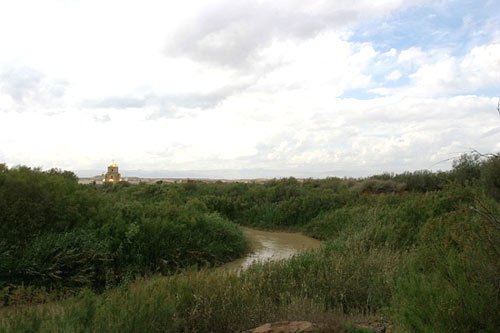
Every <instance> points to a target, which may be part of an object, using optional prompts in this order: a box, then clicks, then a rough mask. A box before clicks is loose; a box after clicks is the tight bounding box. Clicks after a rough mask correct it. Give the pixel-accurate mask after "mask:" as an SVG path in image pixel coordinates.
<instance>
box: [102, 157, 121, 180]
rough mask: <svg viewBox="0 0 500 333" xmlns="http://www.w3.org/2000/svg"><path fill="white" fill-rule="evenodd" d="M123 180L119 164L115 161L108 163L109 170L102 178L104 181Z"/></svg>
mask: <svg viewBox="0 0 500 333" xmlns="http://www.w3.org/2000/svg"><path fill="white" fill-rule="evenodd" d="M121 180H122V178H121V176H120V173H119V172H118V165H117V164H116V163H115V162H114V161H113V163H111V164H110V165H108V172H106V175H105V176H104V179H103V180H102V181H103V182H104V183H113V184H114V183H118V182H120V181H121Z"/></svg>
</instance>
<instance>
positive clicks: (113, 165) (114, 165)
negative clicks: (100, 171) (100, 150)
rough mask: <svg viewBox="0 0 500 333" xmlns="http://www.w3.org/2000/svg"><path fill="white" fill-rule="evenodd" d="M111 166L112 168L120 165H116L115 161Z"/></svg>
mask: <svg viewBox="0 0 500 333" xmlns="http://www.w3.org/2000/svg"><path fill="white" fill-rule="evenodd" d="M109 167H110V168H117V167H118V165H116V163H115V162H114V161H113V163H111V164H110V165H109Z"/></svg>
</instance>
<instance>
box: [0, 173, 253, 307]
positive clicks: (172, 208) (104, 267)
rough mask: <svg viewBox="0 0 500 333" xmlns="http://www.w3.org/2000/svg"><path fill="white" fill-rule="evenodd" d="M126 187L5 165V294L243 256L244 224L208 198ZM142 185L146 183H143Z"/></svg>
mask: <svg viewBox="0 0 500 333" xmlns="http://www.w3.org/2000/svg"><path fill="white" fill-rule="evenodd" d="M125 189H126V185H119V186H116V187H113V186H104V187H101V188H96V187H94V186H82V185H79V184H78V183H77V179H76V177H75V176H74V174H72V173H71V172H64V171H60V170H50V171H48V172H42V171H40V170H38V169H34V170H32V169H30V168H27V167H15V168H12V169H8V168H7V167H6V166H5V165H0V235H1V236H0V291H2V293H3V295H4V300H3V302H4V303H8V302H9V298H10V295H12V294H13V293H15V290H16V289H18V288H19V286H24V287H28V286H29V287H38V288H44V289H47V290H53V291H54V290H55V291H57V292H59V293H61V292H62V293H68V292H71V291H75V290H78V289H80V288H83V287H89V288H92V289H94V290H97V291H102V290H104V289H105V288H109V287H111V286H114V285H117V284H118V283H120V282H122V281H124V280H127V279H133V278H135V277H137V276H145V275H150V274H152V273H157V272H160V273H162V274H164V275H168V274H171V273H174V272H177V271H178V270H180V269H184V268H188V267H190V266H193V265H196V266H200V267H201V266H205V265H208V266H213V265H217V264H220V263H223V262H226V261H229V260H231V259H233V258H237V257H239V256H241V255H242V254H243V253H244V252H245V251H246V242H245V239H244V237H243V234H242V232H241V230H240V229H239V227H238V226H236V225H235V224H233V223H231V222H229V221H227V220H225V219H224V218H222V217H221V216H220V215H219V214H218V213H215V212H209V211H208V209H207V208H206V206H205V205H204V204H203V202H201V201H199V200H196V199H191V200H186V201H183V200H182V199H180V198H177V199H176V198H175V193H174V194H173V196H171V195H170V194H169V193H168V192H166V193H165V196H155V198H154V200H152V199H151V198H150V197H149V196H150V195H152V194H151V193H148V192H147V191H148V190H146V192H144V193H138V192H137V191H135V192H134V193H135V194H136V195H137V198H136V197H134V196H133V195H128V196H126V195H122V192H125ZM140 189H141V190H142V189H143V188H140Z"/></svg>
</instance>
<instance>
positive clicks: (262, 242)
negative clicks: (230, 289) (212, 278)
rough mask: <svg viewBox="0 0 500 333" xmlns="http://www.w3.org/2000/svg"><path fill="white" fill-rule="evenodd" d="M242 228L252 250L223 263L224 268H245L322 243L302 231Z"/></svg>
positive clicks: (282, 257)
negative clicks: (243, 255) (238, 257)
mask: <svg viewBox="0 0 500 333" xmlns="http://www.w3.org/2000/svg"><path fill="white" fill-rule="evenodd" d="M241 229H243V233H244V234H245V236H246V237H247V239H248V240H249V241H250V248H251V250H250V252H249V253H248V254H247V255H246V256H245V257H243V258H240V259H237V260H235V261H231V262H229V263H227V264H224V265H222V266H221V269H223V270H228V271H232V270H238V269H245V268H247V267H248V266H250V265H251V264H252V263H254V262H256V261H265V260H278V259H285V258H288V257H291V256H293V255H294V254H295V253H298V252H299V251H302V250H305V249H311V248H315V247H319V245H320V241H318V240H316V239H314V238H311V237H307V236H304V235H302V234H300V233H294V232H281V231H280V232H275V231H262V230H255V229H250V228H245V227H241Z"/></svg>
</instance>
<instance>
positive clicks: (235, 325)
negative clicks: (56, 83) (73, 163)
mask: <svg viewBox="0 0 500 333" xmlns="http://www.w3.org/2000/svg"><path fill="white" fill-rule="evenodd" d="M20 169H21V168H14V169H11V170H9V169H8V168H6V167H5V166H3V167H2V166H1V165H0V193H4V194H5V193H7V192H1V191H4V190H5V188H4V187H2V186H3V184H4V183H9V182H10V184H12V183H13V182H14V180H15V181H17V182H18V184H20V185H19V187H20V189H18V191H19V192H18V193H25V194H23V195H25V197H29V195H28V194H29V193H31V192H30V189H31V188H30V185H29V182H28V181H26V182H23V181H20V180H19V179H22V177H21V176H20V174H22V173H23V172H24V174H23V175H24V176H23V177H27V176H30V177H35V176H33V175H31V174H30V173H35V174H37V175H38V174H40V173H41V172H40V171H39V170H23V171H22V172H21V170H20ZM499 170H500V169H499V162H498V158H497V157H495V156H490V157H484V156H476V155H473V156H469V155H467V156H462V157H461V158H460V159H459V160H457V161H456V162H455V163H454V167H453V169H452V170H451V171H449V172H430V171H416V172H406V173H403V174H399V175H394V174H382V175H376V176H373V177H370V178H365V179H340V178H327V179H323V180H316V179H306V180H297V179H294V178H287V179H279V180H277V179H275V180H272V181H269V182H266V183H265V184H252V183H250V184H242V183H222V182H217V183H203V182H198V181H190V182H188V183H186V184H154V185H138V186H131V185H130V184H119V185H117V186H102V187H99V186H97V187H95V186H75V187H74V189H73V186H74V184H73V185H69V184H68V188H70V189H72V190H67V191H66V193H69V194H68V195H69V196H70V197H71V196H73V195H76V196H78V197H81V198H83V199H82V200H80V201H72V200H70V199H69V198H65V197H64V196H60V198H61V199H62V200H66V201H65V203H66V205H68V207H70V208H71V209H72V210H73V211H75V212H77V213H76V214H75V216H76V217H77V221H76V222H71V223H70V226H71V227H70V228H68V227H66V225H65V224H64V223H63V222H62V221H65V220H67V218H66V217H67V216H72V215H71V213H70V210H68V211H66V212H64V213H61V214H60V215H54V216H55V219H54V221H56V222H57V223H54V224H51V223H50V221H49V220H45V219H41V218H38V219H37V216H36V214H34V213H35V212H36V211H37V210H36V205H35V204H36V203H37V202H38V201H37V200H39V198H40V197H37V196H36V195H32V196H31V197H30V198H34V199H33V207H30V206H29V204H31V203H29V204H28V206H27V207H28V208H29V209H28V211H29V212H33V214H32V213H30V214H31V215H33V216H34V220H35V221H37V223H35V224H34V226H33V225H28V226H23V227H24V228H25V229H23V230H24V232H25V233H26V236H28V235H29V237H28V238H26V237H25V238H23V237H21V236H19V237H18V238H17V241H16V242H7V241H6V239H3V240H0V250H1V251H0V253H1V255H0V280H3V279H6V280H8V281H10V282H9V283H10V284H9V285H7V284H5V283H4V282H2V283H4V284H3V285H2V286H0V287H2V288H3V287H4V286H8V288H3V289H2V288H0V289H2V290H4V296H5V297H7V299H9V301H10V303H11V304H16V303H18V302H17V298H24V299H28V301H29V299H32V300H33V301H32V302H36V300H34V299H50V296H47V295H46V293H47V294H48V295H50V294H51V291H50V290H48V291H46V290H45V289H42V288H43V287H44V286H48V287H50V288H56V290H65V288H67V289H69V290H71V288H73V287H75V286H77V287H78V288H81V287H82V286H88V287H92V288H93V289H94V291H95V290H98V291H102V290H105V289H106V287H109V286H113V285H115V284H116V283H117V282H119V281H122V284H121V285H120V286H119V287H118V288H113V289H111V290H105V291H104V293H103V294H102V295H98V294H95V293H94V292H93V291H85V292H83V293H82V294H80V295H78V296H75V297H71V298H69V299H67V300H65V301H64V302H59V303H49V304H47V305H44V306H41V308H38V309H36V308H32V307H25V308H23V307H7V309H6V310H5V311H4V312H3V313H2V312H0V317H2V316H3V318H4V320H3V322H2V323H1V324H0V331H6V332H10V331H32V330H35V331H43V332H45V331H46V332H49V331H61V330H62V331H85V330H88V331H106V332H107V331H110V332H113V331H165V332H180V331H190V332H213V331H216V332H234V331H241V330H244V329H248V328H251V327H255V326H257V325H259V324H262V323H264V322H268V321H274V320H287V319H290V320H297V319H298V320H307V319H311V320H313V319H314V318H316V319H317V318H320V317H321V316H337V315H334V314H340V315H341V316H351V315H356V314H361V315H365V316H370V315H381V316H384V317H385V318H389V319H390V320H391V322H393V323H394V330H395V331H396V332H479V331H482V332H494V331H496V330H497V328H498V327H499V326H500V322H499V318H500V317H499V316H498V313H499V311H500V294H499V293H500V291H499V288H498V286H499V285H500V279H499V275H498V272H499V271H500V261H499V258H500V255H499V253H500V246H499V244H500V204H499V202H498V199H499V197H498V193H499V189H500V184H499V183H498V177H499V174H500V172H499ZM28 171H29V172H28ZM11 173H12V176H11ZM60 173H61V172H58V173H55V174H53V175H50V177H55V178H54V179H57V180H58V182H60V183H61V184H66V183H65V182H72V180H71V179H70V178H71V177H63V176H62V175H61V174H60ZM38 176H39V175H38ZM16 177H17V178H16ZM40 177H41V178H43V177H49V176H48V175H47V174H43V175H41V176H40ZM35 178H36V177H35ZM43 179H45V178H43ZM47 179H49V180H47ZM47 179H46V180H44V181H45V182H48V183H50V178H47ZM37 182H42V181H41V180H37V181H35V184H37ZM16 184H17V183H16ZM9 186H13V185H9ZM37 186H39V185H37ZM51 186H52V185H50V186H48V187H47V188H51ZM59 186H62V185H59ZM53 188H54V189H57V191H60V190H61V187H57V186H54V187H53ZM62 188H64V186H63V187H62ZM44 191H45V190H44ZM33 193H34V194H37V193H38V192H37V190H33ZM44 195H45V197H49V198H51V197H57V196H56V195H52V194H51V193H50V192H47V193H46V194H44ZM0 198H2V201H0V207H3V206H1V205H6V204H7V203H11V202H13V203H15V204H16V202H22V200H24V199H22V198H23V196H21V197H19V198H17V201H16V200H13V199H12V198H7V197H6V196H5V195H4V196H0ZM42 198H43V196H42ZM58 198H59V197H58ZM9 200H10V201H9ZM41 202H44V201H41ZM17 205H18V206H16V207H21V205H20V204H19V203H17ZM42 206H43V205H42ZM49 206H50V203H49ZM64 209H66V208H63V210H64ZM68 209H69V208H68ZM8 211H9V212H10V213H9V214H13V213H12V212H15V210H13V209H10V210H8ZM50 212H51V211H50V210H48V211H44V213H43V214H49V213H50ZM19 214H20V216H25V215H22V212H20V213H19ZM79 214H80V215H79ZM14 215H15V214H14ZM31 215H26V216H31ZM5 216H12V215H4V217H3V218H4V220H5V219H7V220H8V219H9V217H5ZM44 216H51V215H50V214H49V215H44ZM58 216H59V217H61V216H62V217H63V218H59V219H58V218H57V217H58ZM78 216H81V218H78ZM4 220H2V221H4ZM227 220H231V221H234V222H237V223H239V224H243V225H249V226H256V227H259V228H267V229H280V230H296V231H303V232H305V233H307V234H309V235H311V236H313V237H316V238H319V239H322V240H324V244H323V246H322V247H321V248H320V249H317V250H314V251H309V252H304V253H301V254H299V255H297V256H295V257H293V258H291V259H289V260H285V261H279V262H268V263H260V264H255V265H253V266H251V267H250V268H249V269H248V270H246V271H244V272H240V273H237V274H236V273H224V272H221V271H218V270H205V269H202V270H198V269H197V268H200V267H206V266H211V265H216V264H218V263H221V262H224V261H228V260H231V258H235V257H237V256H239V255H241V253H243V252H244V251H245V242H244V240H243V237H242V235H241V231H240V230H239V228H238V227H237V226H236V225H234V224H232V223H231V222H228V221H227ZM19 221H21V218H19V220H8V221H7V222H8V223H11V224H10V225H11V226H12V225H15V223H20V222H19ZM35 226H36V227H35ZM40 226H44V227H43V228H41V227H40ZM61 226H63V227H61ZM45 228H47V230H46V229H45ZM5 230H8V228H5ZM30 233H31V234H30ZM12 235H14V236H15V235H16V234H15V233H13V234H12ZM17 235H19V234H17ZM56 235H58V237H56ZM13 239H16V238H13ZM25 239H30V241H29V242H28V241H26V240H25ZM16 244H17V245H16ZM48 244H53V246H48ZM16 246H17V247H16ZM23 246H27V247H26V253H22V251H21V249H24V247H23ZM71 249H77V250H75V252H71V251H72V250H71ZM16 251H17V252H16ZM72 256H75V257H72ZM44 258H49V259H48V260H46V259H44ZM71 258H77V259H76V260H73V259H71ZM89 258H96V260H93V259H92V260H90V259H89ZM15 259H19V260H15ZM54 265H55V266H54ZM58 267H62V268H58ZM66 267H67V268H66ZM186 267H191V269H190V270H189V271H188V272H186V271H185V268H186ZM54 270H55V271H64V272H66V273H65V274H67V275H65V277H66V278H65V279H64V281H68V282H67V283H66V282H64V283H63V282H61V281H60V280H58V279H57V278H54V276H53V275H54ZM181 271H182V272H181ZM175 272H181V273H180V274H172V273H175ZM154 273H161V274H163V275H168V277H167V278H163V277H162V278H160V277H152V278H150V279H143V278H141V279H139V280H138V281H135V282H131V281H132V280H133V278H134V277H137V276H142V277H147V276H149V275H150V274H154ZM2 274H3V275H2ZM51 274H52V275H51ZM57 274H59V273H57ZM57 274H55V276H59V275H57ZM80 281H84V282H83V283H80ZM85 281H86V282H85ZM89 281H92V282H89ZM22 283H26V284H29V286H27V287H17V289H14V290H11V289H9V288H11V287H12V285H19V284H22ZM31 286H36V287H37V288H40V294H36V293H35V292H33V290H32V289H30V288H31ZM23 288H24V289H23ZM5 290H7V291H5ZM9 293H10V294H9ZM19 303H22V301H20V302H19ZM321 318H324V317H321ZM341 318H343V320H344V319H345V318H346V317H341Z"/></svg>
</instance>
